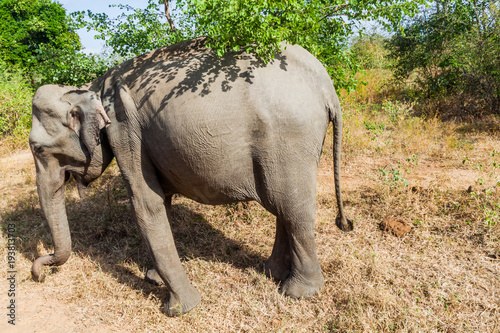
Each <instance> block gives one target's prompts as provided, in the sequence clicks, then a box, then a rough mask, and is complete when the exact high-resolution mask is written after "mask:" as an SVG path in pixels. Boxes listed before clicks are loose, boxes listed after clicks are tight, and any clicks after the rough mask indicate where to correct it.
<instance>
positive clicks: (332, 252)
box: [0, 104, 500, 332]
mask: <svg viewBox="0 0 500 333" xmlns="http://www.w3.org/2000/svg"><path fill="white" fill-rule="evenodd" d="M391 107H392V108H396V109H397V108H399V109H397V110H396V111H394V112H392V111H391V112H392V114H391V115H388V113H387V112H386V111H387V110H388V109H390V108H391ZM409 107H411V106H408V105H401V104H397V105H396V106H394V105H389V106H387V105H386V106H385V109H383V108H378V109H377V108H369V109H367V110H362V111H360V110H359V109H355V108H354V107H347V108H346V110H345V113H344V115H345V129H344V148H343V149H344V157H343V166H342V169H343V174H342V180H343V189H344V201H345V205H346V210H347V213H348V215H349V216H350V217H351V218H353V219H354V221H355V230H354V231H353V232H351V233H343V232H341V231H339V230H338V229H337V227H336V226H335V223H334V222H333V219H334V216H335V215H336V205H335V197H334V190H333V175H332V159H331V130H330V131H329V133H328V137H327V140H326V145H325V148H324V156H323V157H322V160H321V163H320V171H319V175H318V179H319V186H318V200H317V202H318V205H317V214H316V240H317V248H318V253H319V258H320V262H321V264H322V268H323V272H324V275H325V280H326V283H325V287H324V289H323V290H322V291H321V293H320V294H319V295H317V296H316V297H313V298H311V299H303V300H293V299H290V298H286V297H283V296H282V295H280V294H279V292H278V286H277V285H276V284H275V283H274V282H273V281H271V280H270V279H268V278H266V277H265V276H264V274H263V271H262V262H263V260H265V259H266V258H267V257H268V256H269V255H270V252H271V248H272V243H273V237H274V218H273V216H272V215H271V214H269V213H268V212H266V211H265V210H264V209H262V208H261V207H260V206H259V205H258V204H256V203H244V204H242V203H240V204H234V205H226V206H204V205H200V204H197V203H195V202H193V201H191V200H188V199H186V198H183V197H180V196H178V197H176V198H175V200H174V216H175V222H174V223H173V226H172V227H173V230H174V233H175V238H176V245H177V248H178V251H179V254H180V256H181V258H182V261H183V265H184V267H185V269H186V271H187V273H188V275H189V277H190V279H191V281H192V283H193V284H194V285H195V286H196V287H197V288H198V289H199V290H200V291H201V293H202V295H203V298H202V301H201V303H200V304H199V305H198V306H197V307H196V308H195V309H194V310H193V311H191V312H190V313H188V314H186V315H183V316H181V317H177V318H169V317H166V316H165V315H164V314H162V312H161V303H162V300H163V299H164V298H165V296H166V292H165V289H164V288H158V287H154V286H151V285H149V284H148V283H146V282H144V281H143V277H144V274H145V271H146V270H147V269H148V268H149V266H150V259H149V258H148V256H147V254H146V250H145V247H144V244H143V242H142V240H141V239H140V236H139V233H138V230H137V228H136V227H135V224H134V222H133V219H132V213H131V211H130V207H129V203H128V200H127V194H126V190H125V187H124V185H123V181H122V179H121V176H120V175H119V170H118V168H117V166H116V165H114V164H113V165H112V166H111V167H110V168H109V169H108V170H107V171H106V173H105V175H104V176H103V177H101V178H100V179H99V180H98V181H97V182H96V183H95V184H94V186H93V189H92V191H91V193H90V195H89V196H88V197H87V198H85V199H80V198H79V197H78V195H77V190H76V188H75V186H74V185H71V186H69V187H68V189H67V207H68V216H69V219H70V226H71V231H72V237H73V254H72V256H71V257H70V259H69V261H68V262H67V263H66V264H65V265H64V266H62V267H60V268H57V269H56V268H54V269H47V271H46V272H47V273H48V276H47V278H46V280H45V282H44V283H35V282H33V281H32V280H31V279H30V273H29V272H30V267H31V262H32V260H33V259H34V258H35V257H37V256H38V255H40V254H45V253H50V252H51V251H52V243H51V239H50V234H49V231H48V227H47V225H46V222H45V220H44V218H43V214H42V212H41V211H40V207H39V204H38V199H37V195H36V186H35V171H34V166H33V162H32V158H31V156H30V153H29V151H27V150H19V151H16V152H10V153H7V152H6V151H5V150H1V149H0V151H2V155H1V156H0V159H1V160H0V173H1V174H2V178H1V179H0V190H1V193H0V207H1V211H2V213H1V219H2V220H1V224H2V225H3V226H5V225H6V224H7V223H15V224H16V229H17V230H16V233H17V241H18V256H17V269H18V271H19V273H18V286H17V288H18V290H19V293H18V296H17V298H16V299H17V301H18V312H17V314H18V320H19V322H18V324H19V325H20V326H21V328H20V332H34V331H35V328H36V329H38V331H37V332H45V331H47V332H113V331H120V332H194V331H199V332H312V331H314V332H316V331H318V332H321V331H325V332H393V331H395V332H498V331H499V330H500V313H499V311H500V297H499V293H500V276H499V274H500V245H499V244H500V221H499V214H500V207H499V202H500V189H498V185H497V181H498V180H499V175H500V170H499V168H498V167H497V166H496V165H497V164H496V163H499V162H500V156H499V155H498V154H496V153H495V152H496V151H500V145H499V142H498V136H499V134H500V131H499V130H498V124H495V123H490V124H489V125H488V127H486V126H485V125H481V124H453V123H443V122H441V121H439V120H437V119H428V120H422V119H420V118H413V117H411V116H410V115H409V114H408V112H407V111H408V108H409ZM384 110H385V111H384ZM394 114H395V115H394ZM368 123H369V124H370V125H368ZM382 124H383V126H382ZM377 126H378V127H377ZM484 129H486V130H484ZM494 150H495V151H494ZM405 183H407V184H408V186H406V184H405ZM470 186H472V188H470V191H469V192H468V191H467V190H468V189H469V187H470ZM392 217H397V218H400V219H403V220H405V221H407V222H409V223H411V224H412V225H413V230H412V231H411V232H410V233H409V234H407V235H406V236H404V237H402V238H398V237H395V236H392V235H390V234H387V233H384V232H382V231H381V230H380V229H379V224H380V222H381V221H383V220H385V219H388V218H392ZM0 242H2V244H5V242H6V234H5V232H4V233H3V234H2V237H1V238H0ZM1 258H2V259H1V260H0V267H2V270H1V272H2V273H1V274H4V272H6V268H5V267H6V262H5V258H6V249H5V246H2V257H1ZM2 276H3V275H2ZM2 279H3V277H2ZM1 293H2V295H4V296H2V297H3V298H2V300H5V294H6V293H5V291H1ZM2 302H4V301H2ZM5 302H6V300H5ZM3 304H6V303H2V307H4V305H3ZM5 324H6V319H5V317H4V318H3V319H2V322H0V330H2V332H3V329H4V328H5V327H6V325H5ZM2 325H3V326H2Z"/></svg>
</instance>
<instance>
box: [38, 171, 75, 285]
mask: <svg viewBox="0 0 500 333" xmlns="http://www.w3.org/2000/svg"><path fill="white" fill-rule="evenodd" d="M47 169H48V170H47V171H43V170H42V167H41V165H40V164H39V163H37V189H38V196H39V199H40V205H41V207H42V210H43V212H44V214H45V217H46V219H47V221H48V223H49V227H50V233H51V234H52V241H53V243H54V253H53V254H49V255H45V256H42V257H39V258H37V259H36V260H35V261H34V262H33V266H32V268H31V274H32V276H33V279H34V280H35V281H41V280H43V279H40V270H41V268H42V266H44V265H49V266H60V265H62V264H64V263H65V262H66V261H67V260H68V258H69V255H70V253H71V235H70V231H69V226H68V218H67V216H66V207H65V205H64V171H63V170H61V169H60V168H57V170H53V169H52V170H50V169H51V168H47Z"/></svg>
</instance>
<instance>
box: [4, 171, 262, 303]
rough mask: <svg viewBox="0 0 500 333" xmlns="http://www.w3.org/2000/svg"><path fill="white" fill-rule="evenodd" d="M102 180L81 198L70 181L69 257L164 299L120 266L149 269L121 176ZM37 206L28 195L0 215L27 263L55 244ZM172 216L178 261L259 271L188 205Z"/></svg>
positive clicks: (241, 248)
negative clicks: (89, 262) (74, 256)
mask: <svg viewBox="0 0 500 333" xmlns="http://www.w3.org/2000/svg"><path fill="white" fill-rule="evenodd" d="M101 178H102V179H100V180H99V181H98V182H99V183H101V184H96V185H95V186H93V187H92V189H91V190H90V192H91V193H89V195H88V196H87V197H86V198H84V199H79V198H77V196H76V195H75V193H76V185H74V184H73V183H72V182H70V183H69V184H68V186H67V193H66V210H67V214H68V220H69V225H70V230H71V237H72V245H73V247H72V249H73V253H74V254H77V255H79V256H83V257H89V258H90V259H91V260H92V261H93V262H95V263H97V264H98V265H99V267H100V268H101V269H102V271H103V272H104V273H108V274H110V275H112V276H113V277H114V278H116V280H117V281H118V282H120V283H123V284H125V285H127V286H129V287H131V288H134V289H136V290H139V291H141V292H142V293H143V294H144V295H145V296H147V295H148V294H150V293H152V294H154V295H155V296H156V297H158V298H160V299H164V298H165V297H166V289H165V287H156V286H153V285H150V284H149V283H147V282H146V281H144V280H143V279H142V278H140V277H138V276H137V275H136V273H134V272H132V271H131V269H129V268H127V267H130V265H123V263H127V264H133V265H137V267H138V268H139V269H140V270H141V271H142V272H145V271H146V270H147V269H148V268H150V267H151V266H152V264H151V260H150V256H149V253H148V251H147V248H146V246H145V244H144V242H143V240H142V238H141V236H140V232H139V230H138V228H137V227H136V224H135V221H134V220H133V213H132V211H131V208H130V206H129V203H128V197H127V192H126V189H125V184H124V182H123V180H122V178H121V176H109V175H107V176H106V175H103V177H101ZM37 207H39V206H38V197H37V196H36V195H34V194H32V195H31V196H30V197H27V198H26V197H25V198H23V199H22V200H20V201H19V202H18V204H17V206H16V208H14V209H13V210H11V211H9V212H4V213H2V215H1V218H2V234H3V236H4V238H5V239H7V237H8V236H7V225H8V224H15V226H16V232H15V234H16V236H17V239H18V242H17V244H16V245H17V248H16V251H17V253H18V255H22V256H24V257H25V258H26V259H28V260H30V261H33V260H34V259H35V258H37V257H38V256H39V255H40V254H39V253H37V247H38V248H40V247H42V248H46V249H51V248H52V246H53V243H52V239H51V235H50V230H49V228H48V225H47V222H46V220H45V217H44V215H43V212H42V211H41V209H40V208H37ZM172 213H173V217H174V219H173V221H172V223H171V227H172V230H173V233H174V239H175V243H176V247H177V250H178V252H179V256H180V257H181V260H182V261H189V260H193V259H202V260H207V261H217V262H225V263H228V264H231V265H233V266H234V267H236V268H238V269H241V270H244V269H246V268H248V267H255V268H257V269H258V270H262V262H263V261H264V258H263V257H262V256H260V255H259V254H257V253H255V252H253V251H251V250H250V249H249V248H248V247H247V246H246V245H245V244H244V243H241V242H238V241H235V240H233V239H230V238H227V237H226V236H225V235H224V234H223V233H222V232H221V231H220V230H218V229H216V228H215V227H214V226H212V225H211V224H210V223H209V222H208V221H207V220H206V219H205V218H204V217H203V216H202V215H200V214H197V213H195V212H193V211H192V210H191V209H190V208H189V207H187V205H186V204H182V203H181V204H175V202H174V205H173V207H172ZM49 270H50V269H49ZM45 271H47V269H46V268H45ZM52 272H57V268H55V269H54V268H53V269H52ZM56 274H57V273H56ZM49 278H50V277H49Z"/></svg>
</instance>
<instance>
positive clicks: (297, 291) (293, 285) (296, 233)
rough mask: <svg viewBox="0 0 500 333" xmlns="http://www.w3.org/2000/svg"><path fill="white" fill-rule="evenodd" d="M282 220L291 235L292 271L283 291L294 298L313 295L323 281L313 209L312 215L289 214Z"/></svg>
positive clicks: (289, 238) (283, 285) (282, 288)
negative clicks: (317, 250) (315, 239)
mask: <svg viewBox="0 0 500 333" xmlns="http://www.w3.org/2000/svg"><path fill="white" fill-rule="evenodd" d="M283 224H284V226H285V229H286V231H287V233H288V235H289V237H288V240H289V243H290V245H289V246H290V258H291V271H290V274H289V276H288V278H287V279H286V280H285V281H284V282H283V284H282V286H281V292H282V293H283V294H285V295H287V296H290V297H292V298H300V297H311V296H313V295H315V294H317V293H318V292H319V290H320V289H321V288H322V287H323V284H324V278H323V273H322V272H321V266H320V264H319V261H318V255H317V253H316V244H315V241H314V210H313V214H312V216H311V214H300V215H298V214H293V213H291V214H288V215H287V217H286V218H284V221H283Z"/></svg>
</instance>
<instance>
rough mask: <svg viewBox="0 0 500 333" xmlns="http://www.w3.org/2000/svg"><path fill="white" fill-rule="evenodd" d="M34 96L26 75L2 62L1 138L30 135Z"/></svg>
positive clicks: (0, 93) (0, 97)
mask: <svg viewBox="0 0 500 333" xmlns="http://www.w3.org/2000/svg"><path fill="white" fill-rule="evenodd" d="M32 96H33V90H32V88H31V86H30V84H29V83H28V80H27V79H26V77H25V75H24V74H23V73H22V72H21V71H19V70H16V69H8V68H7V66H6V65H5V64H4V63H0V138H3V137H5V136H23V137H24V136H27V135H28V132H29V129H30V128H31V98H32Z"/></svg>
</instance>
